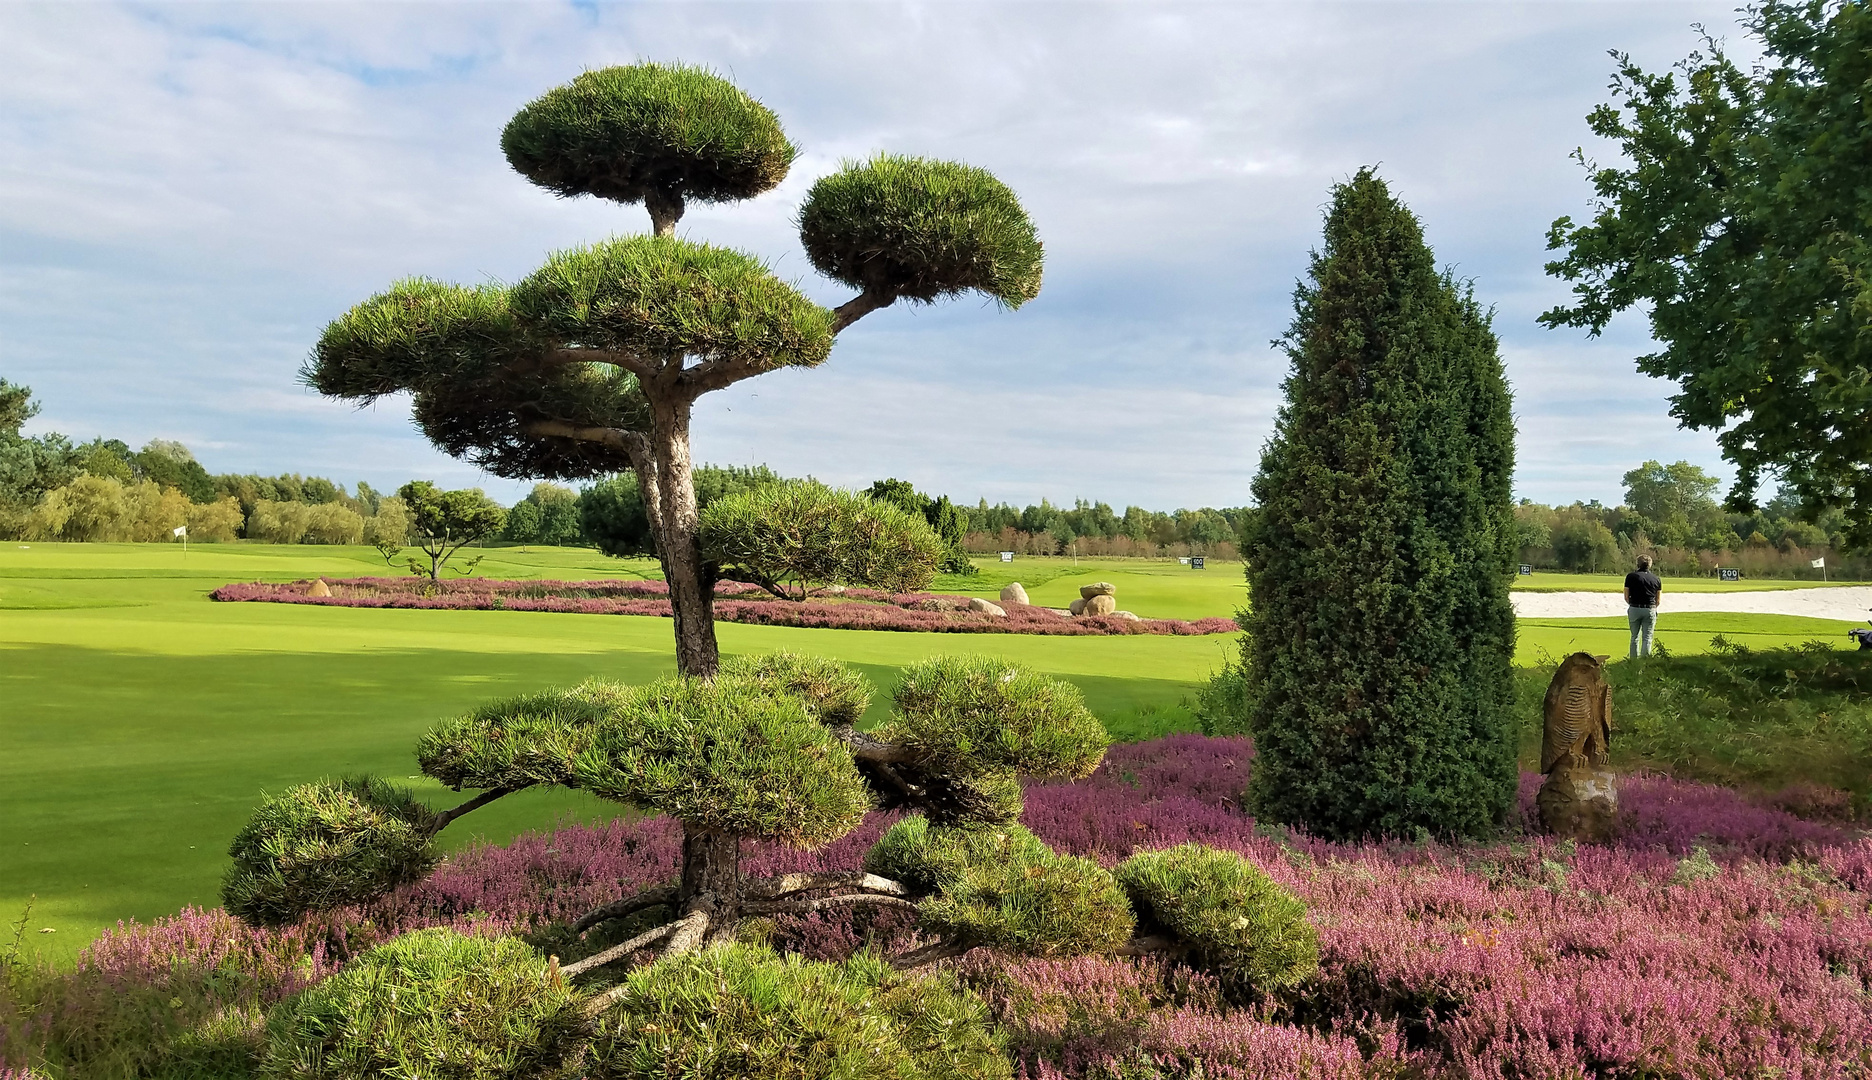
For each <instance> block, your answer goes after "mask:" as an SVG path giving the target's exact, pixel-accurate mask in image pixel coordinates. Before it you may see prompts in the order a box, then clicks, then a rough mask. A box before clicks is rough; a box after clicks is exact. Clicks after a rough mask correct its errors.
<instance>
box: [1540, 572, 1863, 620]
mask: <svg viewBox="0 0 1872 1080" xmlns="http://www.w3.org/2000/svg"><path fill="white" fill-rule="evenodd" d="M1511 595H1512V596H1513V598H1514V609H1515V614H1516V615H1519V616H1521V617H1522V618H1524V619H1578V618H1590V617H1597V616H1605V615H1623V614H1625V597H1624V596H1622V595H1620V594H1619V593H1615V592H1546V593H1543V592H1517V593H1513V594H1511ZM1869 608H1872V586H1867V585H1843V586H1839V587H1837V588H1822V589H1779V590H1776V591H1774V592H1696V593H1693V592H1680V593H1674V592H1671V589H1670V582H1668V581H1667V582H1665V583H1664V597H1663V603H1662V604H1660V605H1659V607H1658V614H1659V615H1666V616H1667V615H1669V614H1670V613H1671V612H1673V611H1738V612H1744V613H1747V614H1751V615H1805V616H1807V617H1808V618H1812V619H1839V620H1842V621H1845V622H1865V621H1866V619H1867V617H1868V614H1872V613H1869V612H1868V610H1867V609H1869Z"/></svg>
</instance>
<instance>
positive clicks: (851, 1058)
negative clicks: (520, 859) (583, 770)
mask: <svg viewBox="0 0 1872 1080" xmlns="http://www.w3.org/2000/svg"><path fill="white" fill-rule="evenodd" d="M620 992H621V996H620V997H619V998H618V999H617V1001H616V1002H615V1003H614V1004H612V1005H610V1006H609V1007H608V1008H607V1009H606V1010H605V1011H604V1012H603V1013H601V1014H599V1016H598V1019H597V1023H596V1033H595V1036H594V1038H593V1040H592V1044H591V1053H590V1056H589V1058H588V1060H587V1065H586V1067H587V1069H588V1070H589V1072H588V1074H587V1075H589V1076H591V1077H592V1080H665V1078H667V1077H678V1076H680V1077H685V1078H693V1080H740V1078H742V1077H761V1078H763V1080H768V1078H771V1080H821V1078H825V1077H838V1078H840V1080H1005V1078H1007V1077H1010V1076H1012V1075H1013V1068H1012V1065H1011V1064H1010V1063H1009V1061H1008V1059H1007V1057H1006V1056H1005V1054H1004V1053H1003V1050H1002V1047H1001V1041H1000V1039H999V1037H998V1036H997V1034H996V1033H995V1031H994V1029H993V1028H992V1026H991V1025H990V1022H989V1015H988V1009H987V1006H986V1005H985V1004H983V1002H982V1001H981V999H980V998H977V997H976V996H975V995H973V994H971V993H969V992H968V991H966V990H963V989H961V988H960V987H958V986H957V985H956V984H955V983H954V982H953V980H951V979H950V978H949V977H948V976H946V975H935V976H929V977H911V976H904V975H899V974H897V973H896V972H894V971H892V970H891V969H890V967H889V965H887V964H884V963H882V962H881V961H879V960H877V959H875V958H872V957H868V956H856V957H853V958H852V959H850V960H848V961H846V962H845V963H843V964H826V963H816V962H813V961H809V960H801V959H800V958H798V957H795V956H788V957H778V956H775V955H774V954H773V953H772V952H770V951H768V950H766V949H764V948H760V947H756V946H748V945H719V946H716V947H714V948H711V949H707V950H705V951H702V952H699V953H691V954H688V955H686V956H678V957H670V958H668V959H664V960H660V961H658V962H657V963H655V964H651V965H649V966H647V967H642V968H639V969H637V970H636V971H633V972H631V973H630V975H628V976H627V977H626V978H625V981H624V982H623V984H622V986H621V987H620Z"/></svg>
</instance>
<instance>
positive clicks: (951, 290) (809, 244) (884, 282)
mask: <svg viewBox="0 0 1872 1080" xmlns="http://www.w3.org/2000/svg"><path fill="white" fill-rule="evenodd" d="M799 228H800V244H801V245H802V246H803V247H805V249H806V257H807V258H808V259H811V260H812V264H813V268H814V269H816V270H818V271H819V272H820V273H822V274H824V275H826V276H827V277H829V278H832V279H833V280H834V281H839V282H843V283H844V284H846V285H850V286H851V287H852V288H854V289H858V290H860V291H862V292H865V293H868V294H872V295H876V296H882V297H894V298H900V299H905V300H914V301H919V302H922V303H933V302H935V301H936V300H937V299H939V298H941V297H944V296H950V295H953V294H956V293H960V292H966V291H968V290H970V289H976V290H979V291H981V292H984V293H987V294H988V295H989V296H992V297H994V298H995V299H996V300H998V301H1000V302H1001V303H1002V304H1004V305H1006V306H1007V307H1010V308H1017V307H1020V306H1021V305H1022V304H1024V303H1026V302H1027V301H1029V300H1032V299H1033V298H1034V297H1036V296H1038V295H1040V271H1041V263H1042V261H1043V252H1042V249H1041V245H1040V239H1039V236H1038V235H1037V234H1036V233H1035V231H1034V227H1033V222H1032V221H1031V220H1029V219H1028V217H1027V212H1026V211H1025V210H1023V209H1022V208H1021V204H1020V200H1019V199H1017V198H1015V196H1014V193H1013V192H1012V191H1010V190H1009V189H1008V187H1007V185H1006V184H1003V183H1002V182H1001V181H999V180H997V179H995V178H994V176H993V174H991V173H989V172H987V171H986V170H984V169H977V168H974V167H972V166H968V165H959V164H957V163H955V162H950V161H932V160H929V159H927V158H916V157H900V156H898V155H894V154H879V155H878V156H876V157H874V158H872V159H871V160H869V161H864V162H846V163H845V165H844V167H843V168H841V169H840V170H839V171H838V172H835V173H833V174H832V175H830V176H827V177H824V178H822V179H820V180H819V181H818V182H817V183H815V184H814V185H813V187H812V191H811V192H809V193H808V194H807V196H806V202H805V204H804V205H803V206H801V207H800V213H799Z"/></svg>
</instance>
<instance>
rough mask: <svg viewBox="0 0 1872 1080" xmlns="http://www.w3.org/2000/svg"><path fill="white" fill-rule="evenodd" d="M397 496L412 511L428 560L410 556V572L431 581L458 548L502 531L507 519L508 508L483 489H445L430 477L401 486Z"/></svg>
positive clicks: (412, 524) (418, 542) (412, 525)
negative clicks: (427, 561) (424, 561)
mask: <svg viewBox="0 0 1872 1080" xmlns="http://www.w3.org/2000/svg"><path fill="white" fill-rule="evenodd" d="M397 498H399V499H402V500H403V505H404V507H405V508H406V509H407V510H408V511H409V516H410V528H411V531H412V532H414V533H415V534H416V545H417V546H418V547H420V548H421V549H422V552H423V555H424V556H426V557H427V558H428V560H429V564H428V565H427V566H424V565H423V564H422V562H420V561H419V560H416V559H411V560H410V562H409V567H410V571H411V572H412V573H417V574H423V575H426V576H427V577H428V578H429V579H430V580H432V581H433V580H435V579H436V578H438V577H440V576H441V574H442V568H443V567H445V566H447V565H448V561H449V559H450V558H451V557H452V556H453V555H454V554H455V553H456V552H457V551H460V550H461V549H462V548H464V547H466V546H468V545H469V544H472V543H474V542H476V541H477V540H484V539H486V538H487V537H490V536H493V535H494V534H496V533H498V532H500V530H501V526H502V525H503V524H505V523H506V521H507V511H506V510H504V509H502V507H501V505H500V504H499V503H497V502H495V501H494V500H493V499H490V498H488V497H487V495H486V494H484V493H483V492H482V491H481V489H480V488H465V489H463V490H460V491H443V490H442V489H441V488H438V487H436V486H435V485H434V484H432V483H430V482H429V481H427V480H415V481H412V482H410V483H407V484H404V485H403V486H402V487H400V488H398V489H397ZM475 561H476V562H479V561H480V560H479V559H476V560H475Z"/></svg>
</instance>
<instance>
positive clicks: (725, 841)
mask: <svg viewBox="0 0 1872 1080" xmlns="http://www.w3.org/2000/svg"><path fill="white" fill-rule="evenodd" d="M677 896H678V897H679V899H678V904H679V905H681V908H682V909H683V910H684V911H685V912H686V911H688V910H689V909H690V908H691V907H693V906H695V905H696V902H697V901H698V900H700V899H702V898H704V897H712V899H713V903H712V904H711V905H709V906H708V907H707V910H710V911H712V912H714V913H716V914H719V915H725V916H729V917H732V916H733V914H734V912H735V910H736V909H737V908H738V907H739V906H740V904H741V838H740V837H739V836H735V835H733V834H732V833H724V832H716V831H714V830H712V829H700V828H697V827H695V826H693V825H690V824H689V823H688V822H684V823H683V863H682V884H681V885H679V886H678V887H677Z"/></svg>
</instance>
